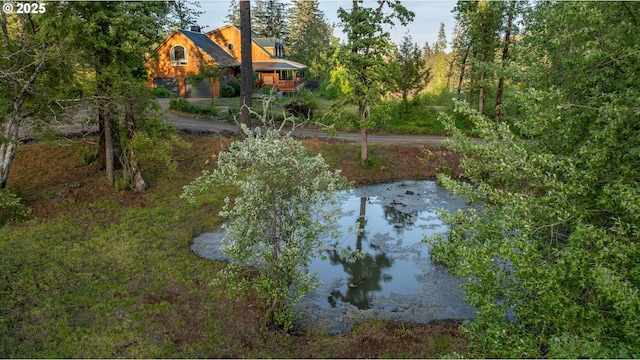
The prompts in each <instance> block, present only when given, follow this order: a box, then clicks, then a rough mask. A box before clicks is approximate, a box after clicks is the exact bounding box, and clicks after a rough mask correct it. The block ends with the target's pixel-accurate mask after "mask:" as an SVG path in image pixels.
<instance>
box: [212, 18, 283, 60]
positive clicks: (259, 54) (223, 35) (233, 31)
mask: <svg viewBox="0 0 640 360" xmlns="http://www.w3.org/2000/svg"><path fill="white" fill-rule="evenodd" d="M206 35H207V36H208V37H209V38H210V39H211V40H212V41H213V42H215V43H217V44H218V45H220V47H221V48H223V49H225V50H226V51H227V52H229V53H230V54H231V55H232V56H233V57H234V58H236V59H238V61H240V62H242V55H241V53H240V49H241V44H240V29H238V28H237V27H235V26H233V25H227V26H223V27H221V28H219V29H215V30H213V31H210V32H208V33H207V34H206ZM229 44H231V45H233V50H230V49H229ZM251 57H252V60H253V61H261V60H262V61H265V60H273V57H272V56H271V54H269V53H268V52H267V51H266V50H265V49H263V48H262V47H260V45H258V44H256V43H255V42H253V41H252V42H251Z"/></svg>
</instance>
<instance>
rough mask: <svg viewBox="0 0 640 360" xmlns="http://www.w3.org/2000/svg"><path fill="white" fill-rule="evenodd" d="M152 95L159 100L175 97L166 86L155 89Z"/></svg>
mask: <svg viewBox="0 0 640 360" xmlns="http://www.w3.org/2000/svg"><path fill="white" fill-rule="evenodd" d="M151 94H152V95H153V96H155V97H159V98H169V97H171V96H172V95H173V93H172V92H171V90H169V89H167V88H165V87H164V86H156V87H155V88H153V89H151Z"/></svg>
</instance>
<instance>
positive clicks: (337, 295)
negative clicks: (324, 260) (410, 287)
mask: <svg viewBox="0 0 640 360" xmlns="http://www.w3.org/2000/svg"><path fill="white" fill-rule="evenodd" d="M366 206H367V198H366V197H361V198H360V216H359V217H358V220H356V222H357V223H358V228H359V230H360V231H358V236H357V240H356V248H355V249H352V248H351V246H348V247H347V248H346V249H347V250H348V253H351V252H353V251H354V250H357V251H359V252H362V243H363V242H366V241H367V232H366V230H365V224H366V222H367V220H366ZM336 245H337V244H336ZM369 248H370V249H371V250H373V252H374V254H371V253H370V252H368V251H367V252H364V257H363V258H361V259H355V260H354V259H352V258H350V257H344V256H342V254H341V252H339V251H337V250H328V251H327V257H328V258H329V260H330V261H331V264H332V265H338V264H340V265H342V269H343V270H344V272H345V273H346V274H348V282H347V289H346V292H344V293H343V292H342V291H340V290H338V289H334V290H333V291H331V295H330V296H329V297H328V301H329V304H330V305H331V306H332V307H336V305H337V304H338V303H340V302H348V303H350V304H352V305H354V306H356V307H358V308H359V309H368V308H370V307H371V300H372V295H373V292H375V291H379V290H381V289H382V286H381V282H382V281H384V282H389V281H391V279H392V277H391V275H389V274H383V273H382V271H383V269H387V268H390V267H391V265H392V264H393V259H391V258H390V257H388V256H387V255H386V254H385V253H384V252H382V251H380V250H379V248H378V247H377V246H375V245H373V244H369Z"/></svg>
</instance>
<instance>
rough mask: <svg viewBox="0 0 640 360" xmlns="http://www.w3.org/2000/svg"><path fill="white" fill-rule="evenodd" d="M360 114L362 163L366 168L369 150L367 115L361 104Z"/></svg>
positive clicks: (359, 107)
mask: <svg viewBox="0 0 640 360" xmlns="http://www.w3.org/2000/svg"><path fill="white" fill-rule="evenodd" d="M358 109H359V112H360V146H361V156H360V163H361V164H362V166H365V165H366V163H367V158H368V156H369V155H368V152H369V148H368V146H367V114H366V109H365V107H364V104H362V103H360V105H359V106H358Z"/></svg>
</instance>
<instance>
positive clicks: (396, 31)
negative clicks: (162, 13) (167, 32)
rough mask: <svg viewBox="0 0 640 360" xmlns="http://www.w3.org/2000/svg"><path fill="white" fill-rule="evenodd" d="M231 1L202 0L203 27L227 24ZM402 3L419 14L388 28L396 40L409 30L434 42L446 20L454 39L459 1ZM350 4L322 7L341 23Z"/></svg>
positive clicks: (325, 2)
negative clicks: (405, 23)
mask: <svg viewBox="0 0 640 360" xmlns="http://www.w3.org/2000/svg"><path fill="white" fill-rule="evenodd" d="M285 2H288V1H285ZM229 3H230V2H229V1H223V0H200V5H201V9H200V10H201V11H204V12H205V13H204V14H202V15H201V16H200V20H199V24H198V25H200V26H202V27H204V31H210V30H213V29H216V28H218V27H221V26H223V25H225V24H226V16H227V14H228V12H229ZM367 3H369V4H371V3H372V2H368V1H365V5H366V4H367ZM402 4H403V5H404V6H405V7H407V8H408V9H409V10H411V11H413V12H414V13H415V14H416V16H415V18H414V20H413V22H412V23H410V24H409V25H408V26H407V27H403V26H396V27H395V28H393V29H390V30H389V32H390V34H391V39H392V40H393V42H395V43H396V44H399V43H400V42H401V41H402V38H403V37H404V35H406V34H407V33H408V34H409V35H411V37H412V38H413V41H414V42H416V43H418V45H419V46H420V47H422V46H424V43H425V42H426V41H428V42H429V44H433V43H434V42H435V41H436V40H437V39H438V30H440V23H444V26H445V31H446V34H447V42H450V41H451V34H452V32H453V26H454V25H455V20H454V18H453V14H452V13H451V10H452V9H453V7H454V6H455V4H456V1H455V0H404V1H402ZM350 6H351V1H348V0H341V1H339V0H320V10H322V11H323V12H324V15H325V18H326V19H327V20H328V21H329V22H330V23H336V24H337V23H338V14H337V12H338V8H340V7H343V8H345V9H349V8H350ZM334 35H335V36H337V37H338V38H340V39H344V37H343V36H342V29H341V28H339V27H336V29H335V30H334Z"/></svg>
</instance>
